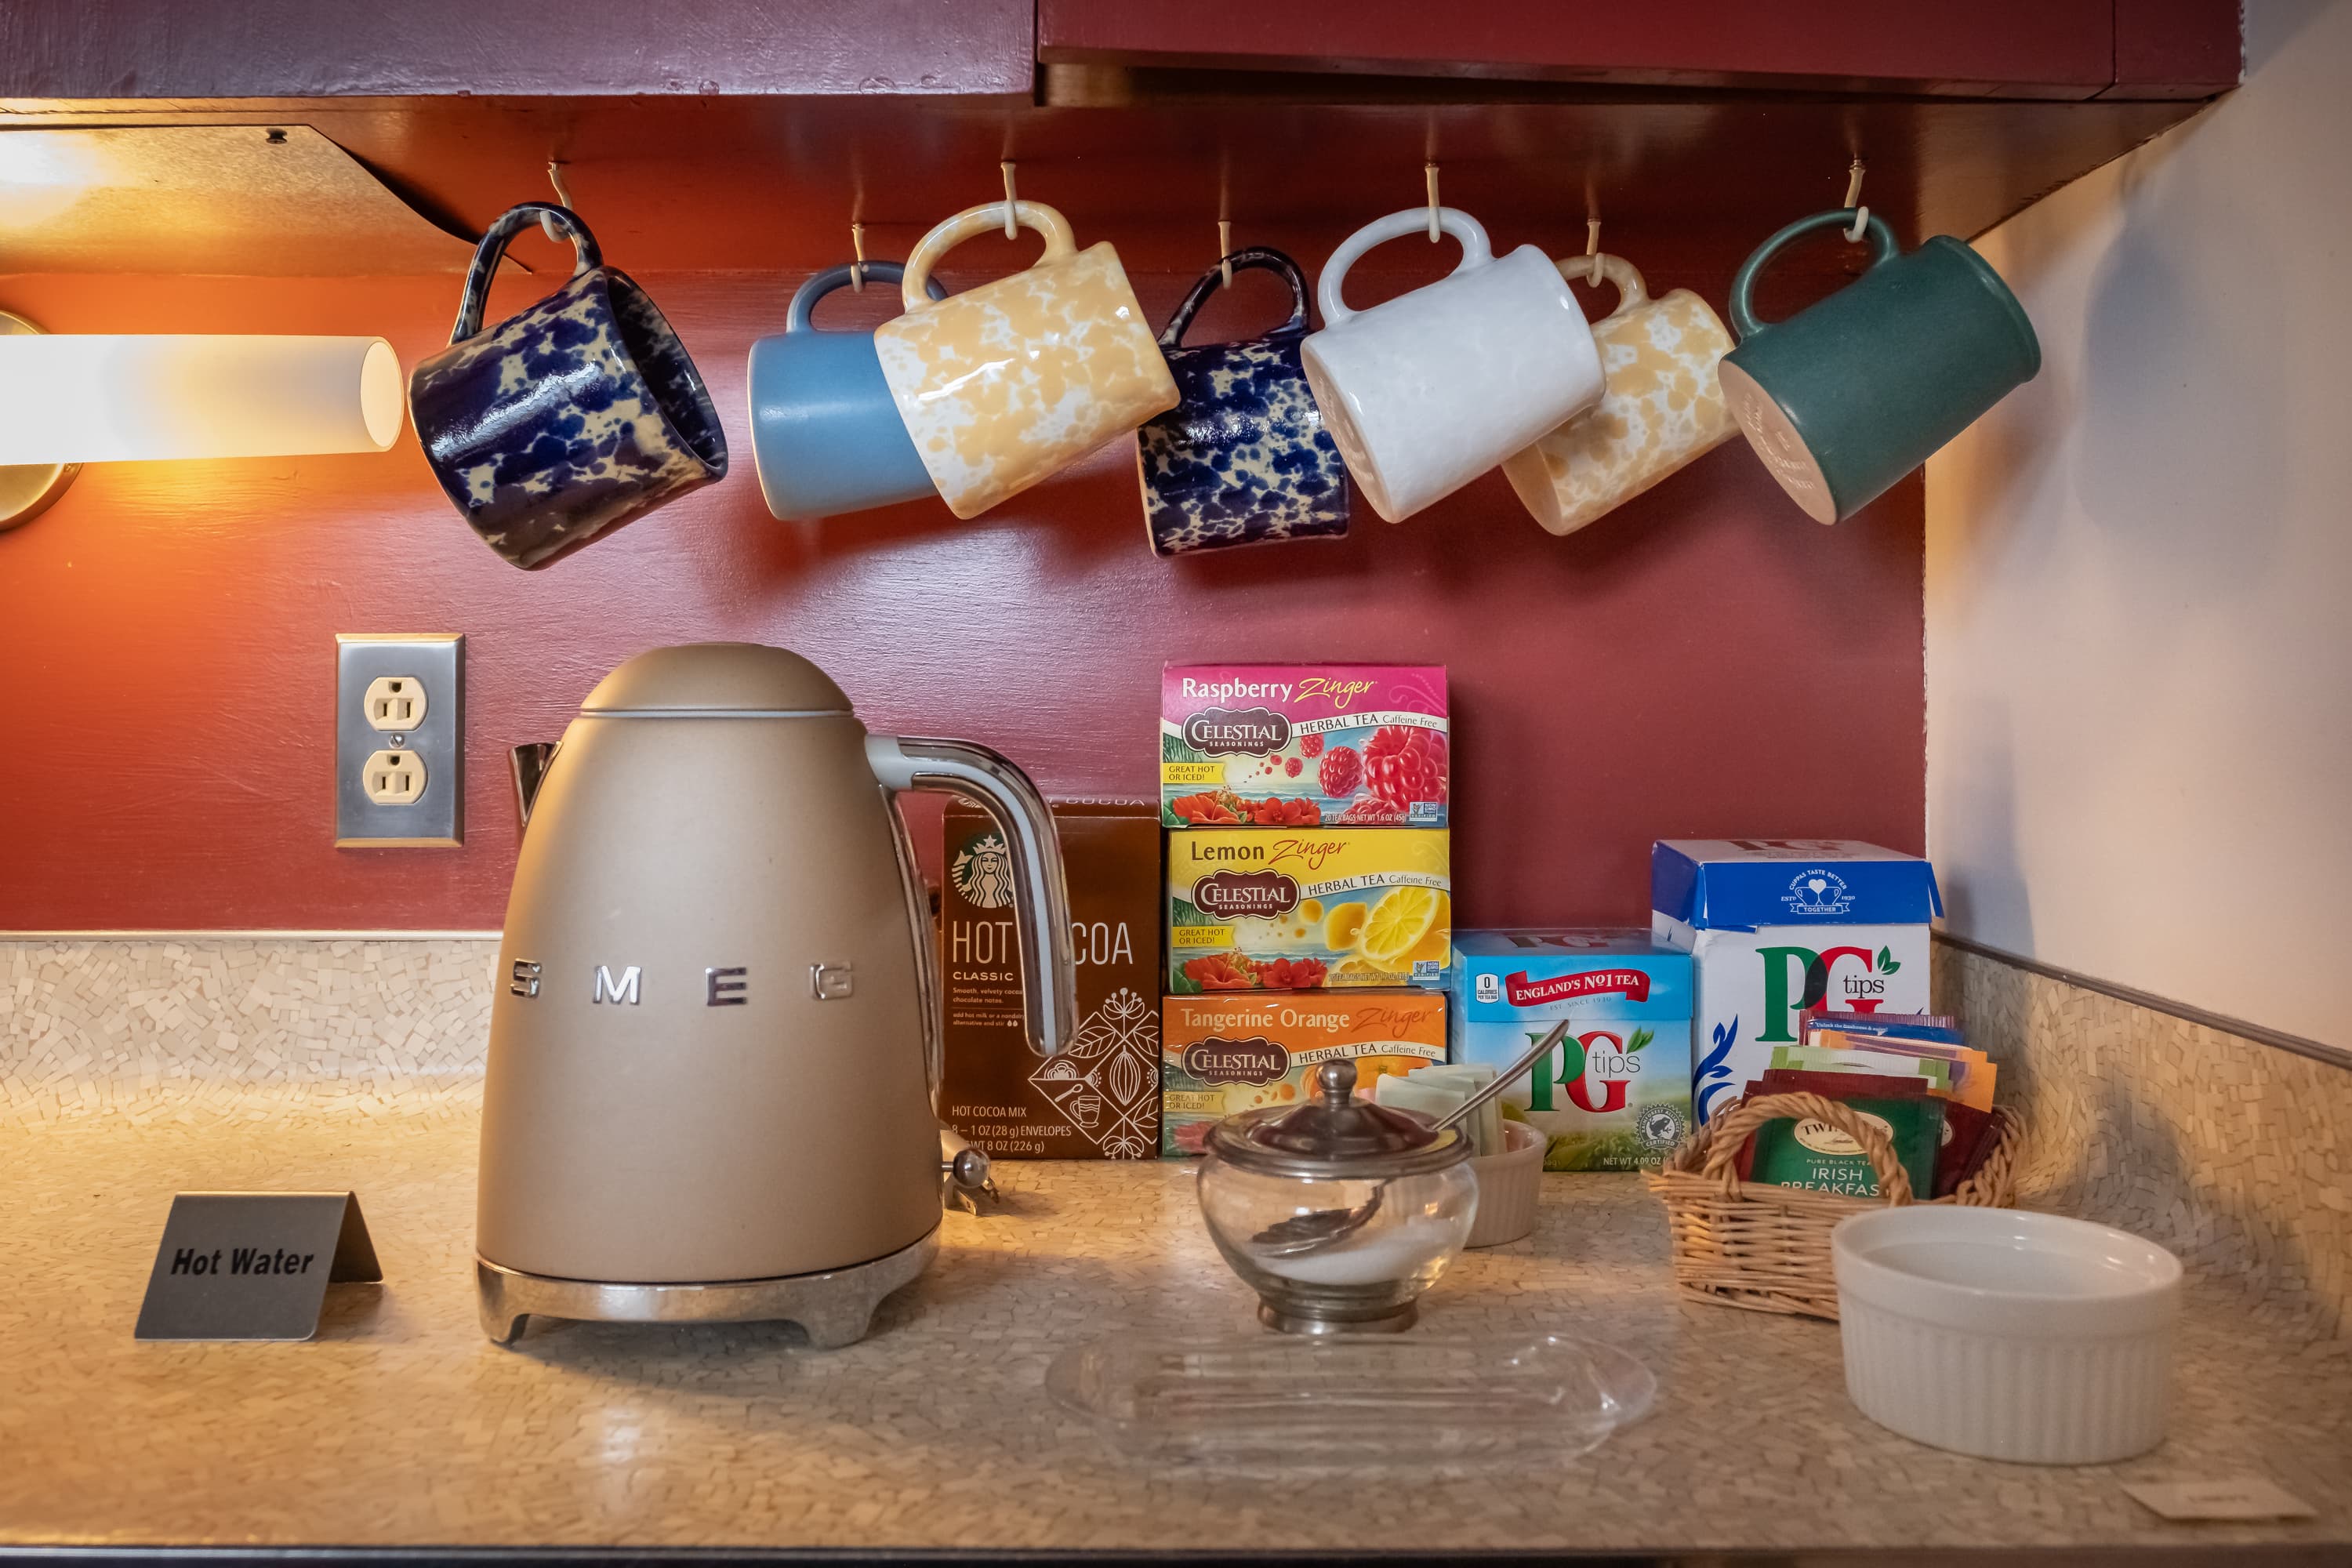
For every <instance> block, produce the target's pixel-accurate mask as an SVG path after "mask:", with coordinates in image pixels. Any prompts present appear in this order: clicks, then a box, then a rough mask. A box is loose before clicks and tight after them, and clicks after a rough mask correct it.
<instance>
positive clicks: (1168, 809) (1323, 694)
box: [1160, 664, 1452, 827]
mask: <svg viewBox="0 0 2352 1568" xmlns="http://www.w3.org/2000/svg"><path fill="white" fill-rule="evenodd" d="M1448 742H1449V735H1448V731H1447V728H1446V711H1445V668H1444V666H1443V665H1400V664H1171V665H1170V666H1168V667H1167V668H1166V669H1165V670H1163V671H1162V672H1161V675H1160V821H1161V822H1163V823H1164V824H1166V825H1167V826H1170V827H1237V826H1266V827H1313V826H1350V827H1366V826H1386V827H1444V826H1446V820H1447V818H1446V800H1447V796H1448V795H1449V793H1450V790H1451V778H1452V775H1451V772H1450V768H1451V761H1450V758H1451V752H1450V747H1449V743H1448Z"/></svg>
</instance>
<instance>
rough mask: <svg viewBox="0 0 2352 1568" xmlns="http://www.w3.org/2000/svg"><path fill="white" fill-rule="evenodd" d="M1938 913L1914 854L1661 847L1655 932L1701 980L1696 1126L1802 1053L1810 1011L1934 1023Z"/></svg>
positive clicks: (1768, 846) (1930, 876)
mask: <svg viewBox="0 0 2352 1568" xmlns="http://www.w3.org/2000/svg"><path fill="white" fill-rule="evenodd" d="M1943 912H1944V906H1943V901H1942V900H1941V898H1940V897H1939V895H1938V894H1937V891H1936V873H1935V870H1934V868H1931V867H1930V866H1929V865H1928V864H1927V861H1925V860H1922V859H1920V858H1918V857H1916V856H1915V855H1899V854H1897V853H1895V851H1894V850H1892V849H1882V848H1880V847H1878V846H1876V845H1874V844H1860V843H1856V842H1854V841H1853V840H1852V839H1847V838H1664V839H1660V840H1659V841H1658V842H1657V843H1656V844H1655V845H1654V846H1653V847H1651V850H1650V930H1651V933H1652V934H1653V935H1654V936H1655V937H1656V938H1657V939H1658V940H1659V941H1660V942H1665V943H1668V944H1669V945H1671V946H1674V947H1677V948H1680V949H1682V950H1683V951H1684V952H1687V953H1689V954H1690V955H1691V962H1692V963H1693V964H1694V966H1695V968H1696V975H1695V977H1694V978H1695V984H1696V996H1697V1004H1696V1037H1695V1038H1694V1040H1693V1041H1692V1047H1691V1048H1692V1050H1693V1052H1694V1053H1695V1054H1696V1062H1695V1064H1694V1066H1693V1068H1692V1073H1691V1098H1692V1102H1693V1108H1694V1109H1695V1110H1696V1111H1697V1113H1698V1119H1699V1121H1702V1122H1704V1121H1707V1120H1708V1119H1709V1118H1710V1117H1711V1116H1712V1115H1713V1114H1714V1112H1715V1110H1716V1108H1717V1107H1718V1106H1719V1105H1722V1104H1725V1103H1727V1102H1728V1101H1730V1100H1736V1099H1737V1098H1738V1095H1739V1092H1740V1090H1741V1089H1743V1088H1744V1087H1746V1086H1747V1085H1748V1083H1750V1082H1751V1081H1753V1080H1755V1079H1759V1078H1761V1077H1763V1076H1764V1072H1765V1070H1766V1069H1767V1068H1769V1067H1770V1066H1771V1065H1772V1047H1775V1046H1790V1045H1795V1044H1796V1043H1797V1014H1798V1013H1799V1012H1800V1011H1801V1010H1802V1009H1804V1008H1806V1007H1822V1008H1826V1009H1829V1010H1831V1011H1832V1012H1845V1013H1881V1012H1884V1013H1924V1012H1926V1011H1927V926H1928V922H1929V921H1931V920H1933V919H1934V918H1935V917H1936V916H1937V915H1940V914H1942V913H1943Z"/></svg>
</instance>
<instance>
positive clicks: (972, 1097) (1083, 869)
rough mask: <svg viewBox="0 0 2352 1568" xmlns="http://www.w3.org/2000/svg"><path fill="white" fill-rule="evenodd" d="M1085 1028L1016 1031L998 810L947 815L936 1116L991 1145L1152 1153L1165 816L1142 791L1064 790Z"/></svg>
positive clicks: (990, 1148) (1124, 1155) (1001, 1150)
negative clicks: (1039, 1034)
mask: <svg viewBox="0 0 2352 1568" xmlns="http://www.w3.org/2000/svg"><path fill="white" fill-rule="evenodd" d="M1053 810H1054V826H1055V828H1056V829H1058V830H1059V833H1060V837H1061V840H1062V863H1063V865H1064V866H1065V868H1066V870H1067V874H1068V878H1069V888H1070V952H1071V956H1072V958H1073V959H1074V960H1075V961H1076V980H1077V1004H1078V1013H1077V1026H1076V1031H1075V1033H1074V1034H1073V1035H1072V1036H1071V1037H1070V1039H1069V1040H1068V1042H1067V1043H1066V1044H1065V1046H1064V1047H1063V1048H1062V1049H1061V1050H1060V1051H1058V1052H1056V1053H1055V1054H1054V1055H1053V1056H1050V1057H1041V1056H1038V1055H1036V1054H1035V1053H1034V1052H1033V1051H1032V1050H1030V1048H1029V1043H1028V1038H1027V1037H1026V1036H1025V1035H1024V1033H1023V1030H1022V982H1021V950H1020V942H1019V940H1018V938H1017V937H1016V936H1015V934H1014V931H1013V867H1012V860H1011V858H1010V857H1009V856H1008V855H1007V853H1006V851H1005V847H1004V839H1003V834H1002V833H1000V832H999V831H998V829H997V826H996V823H995V821H994V819H993V818H992V817H990V816H986V815H985V814H983V813H982V812H980V811H977V810H974V809H972V808H971V807H969V806H951V807H950V808H949V810H948V812H947V817H946V845H945V849H946V856H945V864H944V870H945V879H944V880H945V886H944V887H942V888H941V889H940V980H941V991H942V995H941V998H940V1002H941V1008H942V1014H943V1016H942V1018H941V1025H942V1042H943V1044H944V1047H945V1053H946V1059H945V1062H944V1064H943V1068H942V1075H941V1079H940V1119H941V1120H942V1121H945V1122H946V1123H947V1124H948V1125H949V1126H950V1127H952V1128H954V1129H955V1130H956V1131H958V1132H961V1133H962V1134H963V1136H964V1137H965V1138H967V1139H969V1140H970V1141H971V1143H972V1144H973V1145H974V1146H975V1147H977V1148H980V1149H982V1150H984V1151H986V1152H988V1153H989V1154H991V1155H992V1156H997V1157H1012V1158H1022V1157H1024V1156H1025V1157H1033V1158H1045V1159H1072V1160H1148V1159H1150V1158H1152V1157H1153V1156H1155V1155H1156V1154H1157V1153H1158V1152H1159V1151H1160V820H1159V813H1158V811H1157V810H1156V809H1155V808H1154V807H1153V806H1152V805H1150V804H1149V803H1148V802H1136V803H1133V804H1097V803H1091V802H1090V803H1085V804H1071V803H1063V802H1056V803H1055V805H1054V808H1053Z"/></svg>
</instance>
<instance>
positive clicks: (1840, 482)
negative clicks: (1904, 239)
mask: <svg viewBox="0 0 2352 1568" xmlns="http://www.w3.org/2000/svg"><path fill="white" fill-rule="evenodd" d="M1852 224H1853V209H1851V208H1848V209H1846V210H1845V211H1843V212H1825V213H1815V214H1814V215H1813V216H1811V217H1802V218H1799V219H1798V220H1797V221H1796V222H1794V223H1792V224H1790V226H1788V227H1786V228H1784V229H1782V230H1781V231H1780V233H1778V234H1776V235H1774V236H1773V237H1771V238H1769V239H1768V240H1766V241H1765V242H1764V243H1763V244H1762V245H1759V246H1758V247H1756V253H1755V254H1754V255H1753V256H1750V257H1749V258H1748V259H1747V260H1746V261H1743V262H1741V263H1740V265H1739V270H1738V273H1736V274H1734V275H1733V277H1732V279H1731V311H1730V314H1731V329H1732V331H1735V332H1737V333H1738V335H1739V346H1738V348H1736V349H1734V350H1732V351H1731V353H1728V354H1726V355H1725V356H1724V358H1723V363H1722V365H1721V367H1720V374H1721V376H1722V380H1723V395H1724V397H1725V399H1726V400H1727V402H1728V403H1729V404H1730V405H1731V412H1732V416H1733V417H1735V418H1736V419H1737V420H1738V423H1739V428H1740V431H1741V433H1742V434H1744V435H1746V436H1747V437H1748V445H1749V446H1751V447H1755V448H1756V455H1757V456H1758V457H1759V458H1763V459H1764V466H1765V467H1766V468H1769V469H1770V470H1771V473H1772V477H1773V478H1774V479H1778V480H1780V488H1781V489H1785V490H1787V491H1788V492H1789V494H1790V496H1791V497H1793V498H1794V499H1795V500H1796V502H1797V504H1798V505H1799V506H1801V507H1803V508H1804V509H1805V511H1806V513H1807V515H1809V516H1810V517H1811V518H1812V519H1813V521H1816V522H1843V521H1844V520H1845V519H1847V518H1849V517H1852V516H1853V514H1854V513H1855V512H1857V511H1860V510H1862V509H1863V508H1864V507H1865V506H1868V505H1869V504H1870V503H1871V502H1872V501H1874V500H1877V499H1878V498H1879V496H1880V495H1882V494H1884V493H1885V490H1886V489H1887V488H1888V487H1889V486H1891V485H1893V484H1894V483H1895V480H1897V479H1901V478H1902V477H1903V476H1904V475H1906V474H1907V473H1909V472H1910V471H1911V470H1912V469H1914V468H1917V467H1918V466H1919V465H1920V464H1922V463H1924V462H1926V461H1927V459H1928V458H1930V457H1932V456H1934V455H1935V453H1936V451H1937V448H1939V447H1942V446H1943V445H1944V443H1945V442H1947V441H1949V440H1950V439H1951V438H1952V437H1955V436H1957V435H1958V434H1959V433H1960V432H1961V431H1963V430H1965V429H1967V428H1968V427H1969V425H1970V424H1971V423H1973V422H1974V421H1975V419H1976V417H1977V416H1979V415H1980V414H1982V413H1983V412H1984V411H1985V410H1986V409H1988V408H1990V407H1991V406H1992V405H1994V404H1996V403H1998V402H2000V400H2001V398H2002V397H2004V396H2006V395H2008V394H2009V392H2010V391H2011V388H2013V387H2017V386H2020V385H2021V384H2024V383H2026V382H2029V381H2031V380H2032V379H2033V376H2034V373H2036V372H2037V371H2039V370H2040V369H2041V368H2042V345H2041V343H2040V342H2038V341H2036V339H2035V338H2034V336H2033V323H2032V321H2028V320H2026V317H2025V307H2024V306H2022V305H2020V304H2019V303H2018V302H2017V296H2016V295H2014V294H2012V293H2011V292H2010V291H2009V286H2008V285H2007V284H2005V283H2003V282H2002V281H2001V280H2000V274H1999V273H1997V272H1995V271H1994V270H1993V269H1992V268H1990V267H1989V266H1987V265H1986V263H1985V259H1984V258H1983V257H1981V256H1979V255H1978V254H1977V253H1976V252H1975V251H1973V250H1971V249H1969V247H1967V246H1966V245H1963V244H1962V243H1961V242H1960V241H1958V240H1957V239H1954V238H1953V237H1951V236H1949V235H1948V234H1939V235H1937V236H1936V237H1934V238H1932V239H1930V240H1928V241H1927V243H1926V244H1925V245H1922V246H1921V247H1919V248H1918V249H1916V250H1915V251H1913V252H1911V254H1910V255H1908V256H1906V255H1904V254H1903V253H1902V250H1901V248H1900V247H1898V246H1896V244H1895V232H1894V231H1893V230H1892V229H1890V228H1888V227H1887V226H1886V225H1885V222H1884V221H1883V220H1881V219H1879V218H1877V217H1872V218H1871V219H1870V220H1869V233H1870V267H1869V268H1868V269H1867V270H1866V271H1864V273H1863V275H1862V276H1861V277H1859V278H1857V279H1854V280H1853V282H1851V283H1849V284H1847V285H1846V286H1845V287H1844V288H1843V289H1839V290H1838V291H1837V292H1836V293H1834V294H1832V295H1830V296H1829V297H1828V298H1826V299H1823V300H1816V301H1814V302H1813V303H1812V304H1811V305H1808V306H1807V307H1805V309H1803V310H1800V311H1798V312H1797V313H1796V314H1795V315H1793V316H1791V317H1790V318H1789V319H1788V320H1787V321H1758V320H1757V319H1756V310H1755V307H1754V305H1753V304H1752V303H1751V302H1750V299H1749V296H1750V295H1751V293H1752V292H1753V291H1754V289H1755V287H1756V279H1757V277H1758V275H1759V273H1761V272H1762V271H1763V270H1764V268H1765V266H1766V264H1767V263H1769V261H1770V260H1771V259H1772V258H1773V257H1774V256H1776V255H1778V254H1779V253H1780V251H1782V250H1783V249H1785V248H1787V247H1788V246H1789V245H1790V244H1791V243H1792V242H1794V241H1795V240H1797V239H1798V238H1800V237H1802V236H1804V235H1808V234H1811V233H1812V232H1813V231H1814V230H1815V229H1822V228H1838V229H1843V228H1846V227H1848V226H1851V225H1852Z"/></svg>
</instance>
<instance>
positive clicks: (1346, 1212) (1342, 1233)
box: [1250, 1018, 1575, 1258]
mask: <svg viewBox="0 0 2352 1568" xmlns="http://www.w3.org/2000/svg"><path fill="white" fill-rule="evenodd" d="M1573 1022H1575V1020H1574V1019H1572V1018H1562V1019H1561V1020H1560V1021H1559V1023H1557V1024H1555V1025H1553V1026H1552V1030H1551V1033H1549V1034H1548V1035H1546V1036H1545V1037H1543V1038H1542V1039H1540V1040H1538V1041H1537V1042H1536V1043H1535V1044H1534V1045H1532V1046H1530V1047H1528V1050H1527V1053H1526V1054H1525V1055H1523V1056H1521V1057H1520V1058H1519V1059H1518V1060H1517V1061H1515V1062H1513V1063H1512V1064H1511V1065H1510V1066H1509V1067H1507V1068H1504V1069H1503V1070H1502V1071H1501V1072H1498V1073H1496V1075H1495V1080H1494V1081H1493V1082H1492V1083H1490V1084H1488V1085H1487V1086H1486V1088H1484V1089H1480V1090H1479V1091H1478V1092H1477V1093H1475V1094H1474V1095H1472V1096H1471V1097H1470V1098H1469V1099H1467V1100H1464V1101H1463V1102H1462V1103H1461V1104H1459V1105H1457V1106H1455V1107H1454V1109H1453V1110H1449V1111H1447V1112H1446V1113H1445V1115H1444V1118H1443V1119H1441V1120H1440V1121H1438V1122H1437V1124H1436V1126H1435V1127H1434V1128H1433V1129H1432V1131H1438V1132H1443V1131H1445V1130H1446V1129H1447V1128H1449V1127H1452V1126H1454V1125H1455V1124H1456V1123H1457V1122H1459V1121H1462V1119H1463V1118H1464V1117H1465V1116H1468V1115H1469V1114H1470V1113H1471V1112H1472V1111H1474V1110H1477V1109H1478V1108H1479V1107H1480V1106H1482V1105H1484V1104H1486V1102H1487V1101H1488V1100H1492V1099H1494V1098H1495V1097H1496V1095H1498V1094H1500V1093H1502V1092H1503V1086H1504V1085H1506V1084H1507V1083H1509V1082H1511V1081H1512V1080H1513V1079H1517V1077H1518V1076H1519V1075H1520V1074H1521V1073H1523V1072H1525V1071H1527V1070H1528V1068H1531V1067H1533V1066H1535V1065H1536V1063H1538V1062H1539V1061H1541V1060H1543V1059H1544V1058H1546V1057H1549V1055H1551V1052H1552V1047H1555V1046H1557V1045H1559V1041H1560V1037H1561V1036H1563V1035H1565V1034H1567V1033H1568V1026H1569V1025H1570V1024H1571V1023H1573ZM1394 1179H1395V1178H1394V1177H1383V1178H1382V1179H1381V1181H1380V1182H1378V1183H1376V1184H1374V1185H1373V1187H1372V1195H1371V1196H1370V1197H1369V1198H1367V1199H1365V1200H1364V1201H1363V1202H1362V1203H1360V1204H1358V1205H1356V1206H1355V1207H1353V1208H1345V1209H1317V1210H1315V1211H1314V1212H1313V1213H1311V1214H1300V1215H1291V1216H1290V1217H1289V1218H1288V1219H1285V1220H1276V1222H1275V1223H1274V1224H1272V1225H1270V1226H1266V1227H1265V1229H1264V1230H1262V1231H1259V1232H1258V1233H1257V1234H1256V1235H1255V1236H1253V1237H1250V1248H1251V1250H1252V1251H1254V1252H1256V1253H1258V1254H1259V1255H1260V1256H1262V1257H1265V1258H1298V1257H1302V1256H1304V1255H1305V1254H1307V1253H1309V1252H1320V1251H1322V1250H1323V1249H1324V1248H1325V1247H1335V1246H1337V1245H1338V1244H1339V1243H1340V1242H1342V1241H1344V1240H1346V1239H1347V1238H1348V1237H1351V1236H1353V1235H1355V1234H1356V1232H1358V1231H1360V1230H1361V1229H1363V1228H1364V1226H1365V1224H1366V1223H1367V1222H1368V1221H1370V1219H1371V1217H1372V1216H1373V1215H1376V1214H1378V1213H1380V1212H1381V1195H1382V1194H1385V1193H1386V1192H1387V1191H1388V1186H1389V1183H1390V1182H1391V1181H1393V1180H1394Z"/></svg>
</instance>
